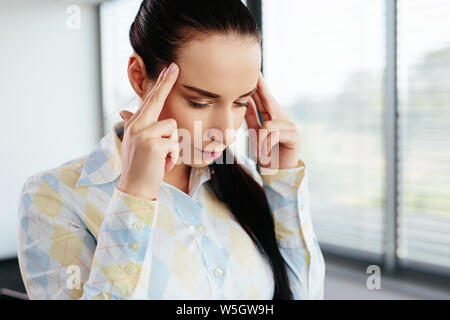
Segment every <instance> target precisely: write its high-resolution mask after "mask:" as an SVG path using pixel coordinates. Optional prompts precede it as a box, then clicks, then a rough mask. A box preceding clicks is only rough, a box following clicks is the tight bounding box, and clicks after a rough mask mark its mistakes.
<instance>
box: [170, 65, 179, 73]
mask: <svg viewBox="0 0 450 320" xmlns="http://www.w3.org/2000/svg"><path fill="white" fill-rule="evenodd" d="M177 68H178V67H177V65H176V64H175V63H174V62H172V63H171V64H170V67H169V73H175V71H177Z"/></svg>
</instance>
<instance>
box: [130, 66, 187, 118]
mask: <svg viewBox="0 0 450 320" xmlns="http://www.w3.org/2000/svg"><path fill="white" fill-rule="evenodd" d="M178 74H179V68H178V66H177V65H176V64H175V63H171V65H170V67H169V68H168V69H167V70H166V72H165V74H163V75H162V77H161V79H160V81H159V83H157V84H155V86H154V87H153V89H152V91H151V92H150V93H149V95H148V97H147V98H146V99H145V102H144V103H143V106H142V111H141V112H140V114H139V115H138V121H139V122H140V123H141V125H143V126H149V125H150V124H152V123H153V122H155V121H157V120H158V117H159V115H160V113H161V110H162V108H163V107H164V103H165V101H166V99H167V96H168V95H169V93H170V91H171V90H172V88H173V85H174V84H175V82H176V80H177V79H178Z"/></svg>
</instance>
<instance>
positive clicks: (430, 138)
mask: <svg viewBox="0 0 450 320" xmlns="http://www.w3.org/2000/svg"><path fill="white" fill-rule="evenodd" d="M449 17H450V2H449V1H446V0H400V1H399V2H398V93H399V95H398V105H399V129H400V130H399V131H400V132H399V133H400V134H399V171H400V172H399V184H400V185H399V191H400V192H399V219H398V228H399V229H398V242H399V247H398V250H397V255H398V257H399V258H400V261H401V262H402V263H403V264H404V265H410V266H413V265H417V264H426V265H428V266H430V267H435V268H439V269H441V268H443V269H445V270H446V271H447V272H449V271H450V32H449V30H450V19H449Z"/></svg>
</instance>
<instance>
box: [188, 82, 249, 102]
mask: <svg viewBox="0 0 450 320" xmlns="http://www.w3.org/2000/svg"><path fill="white" fill-rule="evenodd" d="M183 87H185V88H186V89H188V90H190V91H193V92H196V93H198V94H200V95H202V96H205V97H208V98H214V99H219V98H221V96H220V95H218V94H217V93H213V92H209V91H206V90H203V89H200V88H196V87H191V86H187V85H185V84H183ZM256 90H258V87H256V88H255V89H253V90H252V91H250V92H247V93H244V94H243V95H242V96H240V97H239V98H238V99H240V98H243V97H246V96H250V95H252V94H253V93H255V92H256Z"/></svg>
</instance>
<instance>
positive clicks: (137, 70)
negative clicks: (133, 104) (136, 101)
mask: <svg viewBox="0 0 450 320" xmlns="http://www.w3.org/2000/svg"><path fill="white" fill-rule="evenodd" d="M128 80H129V81H130V84H131V86H132V87H133V89H134V91H135V92H136V94H137V95H138V96H139V97H140V98H141V99H143V97H144V96H145V91H146V90H147V73H146V71H145V64H144V61H143V60H142V58H141V57H140V56H139V55H138V54H137V53H136V52H134V53H133V54H132V55H131V56H130V58H129V59H128Z"/></svg>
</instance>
